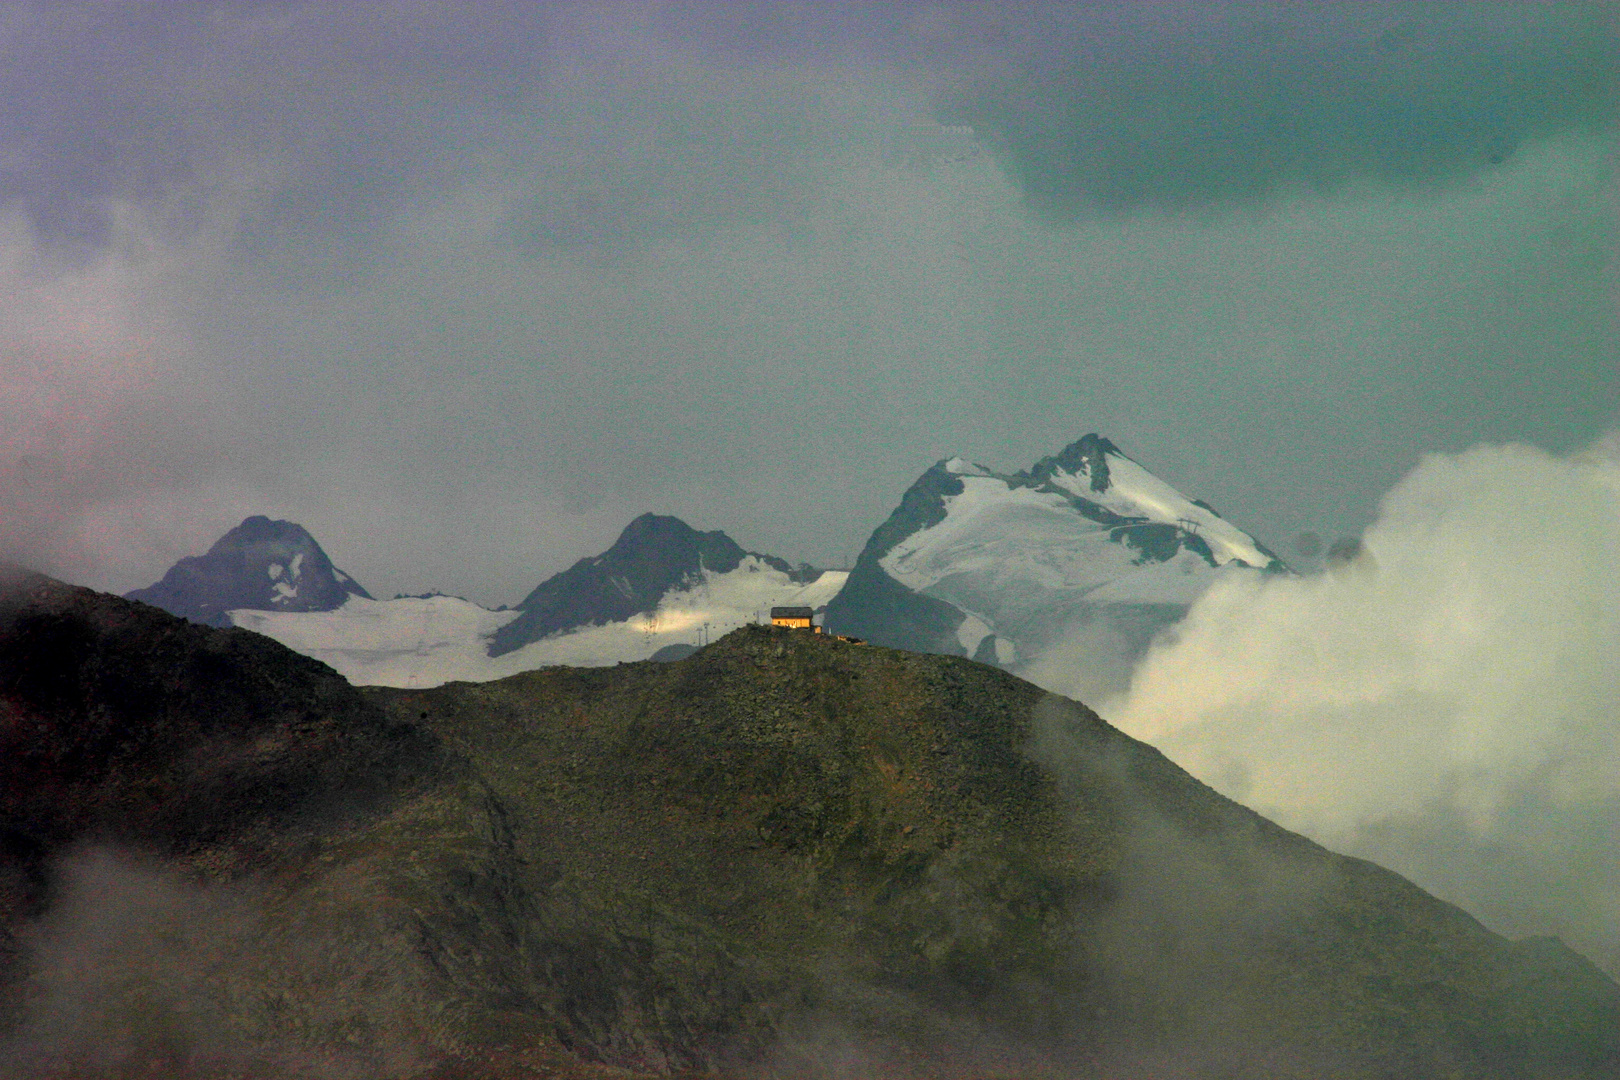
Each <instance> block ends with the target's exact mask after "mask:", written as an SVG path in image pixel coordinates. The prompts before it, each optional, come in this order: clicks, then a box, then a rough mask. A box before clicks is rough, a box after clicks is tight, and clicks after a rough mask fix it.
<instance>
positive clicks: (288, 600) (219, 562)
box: [126, 515, 371, 626]
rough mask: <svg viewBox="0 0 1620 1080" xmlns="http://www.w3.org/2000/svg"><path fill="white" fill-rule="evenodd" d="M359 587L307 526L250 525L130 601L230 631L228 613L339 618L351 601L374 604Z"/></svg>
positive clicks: (255, 520)
mask: <svg viewBox="0 0 1620 1080" xmlns="http://www.w3.org/2000/svg"><path fill="white" fill-rule="evenodd" d="M370 595H371V594H369V593H368V592H366V590H364V589H362V588H361V587H360V584H359V582H357V581H355V580H354V579H353V578H351V577H350V576H349V575H347V574H345V573H344V572H343V571H341V570H339V569H338V568H337V567H335V566H333V565H332V560H331V559H329V558H327V557H326V552H324V551H322V550H321V545H319V544H317V543H316V542H315V538H314V537H313V536H311V535H309V532H308V531H307V530H306V529H305V528H304V527H303V526H302V525H297V524H294V523H293V522H291V521H271V520H270V519H269V518H267V517H264V516H262V515H258V516H254V517H250V518H248V519H247V520H246V521H244V522H242V524H240V525H238V526H237V527H236V528H234V529H232V530H231V531H230V532H228V533H226V534H225V535H224V536H222V537H220V538H219V539H218V540H217V541H215V543H214V546H213V547H211V548H209V549H208V553H207V554H206V555H192V556H189V557H187V558H184V559H181V560H180V561H179V562H177V563H175V564H174V565H173V566H172V567H170V568H169V572H168V573H167V574H164V575H163V580H161V581H159V582H157V583H156V584H153V585H150V586H148V587H147V588H144V589H136V590H135V591H134V592H132V593H128V594H126V598H127V599H130V600H139V601H141V602H142V603H147V604H151V605H153V606H154V607H160V608H162V609H163V610H164V611H167V612H169V613H170V614H173V615H179V616H180V617H181V618H183V619H190V620H191V621H192V622H199V623H205V624H206V625H209V626H229V625H230V624H231V623H230V619H229V618H227V617H226V614H225V613H226V612H227V611H231V610H233V609H236V608H252V609H255V610H260V611H331V610H333V609H335V608H339V607H342V606H343V602H344V601H345V600H347V599H348V598H349V597H350V596H364V597H366V598H368V599H369V598H370Z"/></svg>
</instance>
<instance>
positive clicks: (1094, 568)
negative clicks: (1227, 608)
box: [827, 434, 1285, 674]
mask: <svg viewBox="0 0 1620 1080" xmlns="http://www.w3.org/2000/svg"><path fill="white" fill-rule="evenodd" d="M1284 569H1285V568H1284V566H1283V564H1282V562H1281V561H1280V560H1279V559H1278V558H1277V557H1276V556H1275V555H1273V554H1272V553H1271V552H1270V551H1269V550H1267V549H1266V548H1265V546H1264V545H1262V544H1260V543H1259V542H1258V541H1256V540H1255V539H1254V538H1253V537H1251V536H1249V535H1248V534H1247V533H1245V532H1243V531H1242V530H1241V529H1239V528H1237V527H1236V526H1234V525H1233V524H1231V523H1230V522H1228V521H1227V520H1225V519H1224V518H1222V517H1221V516H1220V515H1219V514H1217V513H1216V512H1215V511H1214V510H1213V509H1212V508H1211V507H1210V506H1209V505H1208V504H1207V503H1203V502H1199V501H1197V500H1194V499H1189V498H1187V497H1186V496H1185V495H1182V494H1181V493H1180V492H1178V491H1176V490H1175V489H1174V488H1172V487H1171V486H1170V485H1168V484H1166V483H1165V482H1164V481H1162V480H1160V479H1158V478H1157V477H1156V476H1154V475H1153V474H1152V473H1150V472H1148V470H1146V469H1144V468H1143V467H1142V466H1141V465H1139V464H1137V463H1136V462H1135V461H1133V460H1131V459H1130V458H1129V457H1127V456H1125V454H1123V453H1122V452H1121V451H1120V450H1119V448H1118V447H1116V446H1115V445H1114V444H1113V443H1111V442H1109V441H1108V440H1107V439H1105V438H1102V437H1101V436H1098V435H1095V434H1093V435H1087V436H1085V437H1084V438H1082V439H1079V440H1077V441H1076V442H1074V443H1072V444H1070V445H1069V446H1067V447H1066V448H1064V450H1063V451H1062V453H1060V454H1057V455H1055V456H1052V457H1047V458H1043V459H1041V460H1040V461H1038V462H1036V463H1035V465H1034V466H1033V467H1032V468H1030V469H1029V470H1028V471H1024V472H1018V473H1011V474H1000V473H995V472H992V471H991V470H989V469H986V468H985V467H984V466H982V465H974V464H971V463H969V462H967V461H964V460H962V459H961V458H952V459H950V460H948V461H941V462H939V463H937V464H936V465H934V466H933V467H932V468H930V469H929V470H928V471H927V472H925V473H924V474H923V475H922V476H921V477H920V478H918V480H917V482H916V483H914V484H913V485H912V486H911V488H910V489H908V490H907V491H906V493H905V495H904V496H903V497H902V499H901V501H900V505H899V506H898V507H897V508H896V509H895V510H894V512H893V513H892V514H891V515H890V516H889V518H888V520H887V521H885V522H884V523H883V524H882V525H881V526H879V527H878V528H877V530H876V531H875V532H873V534H872V537H871V539H870V540H869V541H868V542H867V545H866V547H865V549H864V550H863V551H862V552H861V555H860V557H859V559H858V560H857V562H856V564H855V568H854V570H853V571H852V572H851V574H850V577H849V581H848V583H847V584H846V585H845V586H844V588H843V590H842V591H841V592H840V593H839V594H838V596H837V597H836V598H835V599H834V600H833V601H832V603H831V604H829V605H828V609H827V625H828V627H829V629H832V630H834V631H836V632H838V633H843V634H854V635H856V636H859V637H863V638H865V639H867V640H869V641H872V642H875V643H879V644H883V645H889V646H892V647H895V648H903V649H912V650H915V651H917V652H933V653H944V654H946V655H954V656H971V657H973V658H974V659H976V660H980V661H983V662H985V663H992V664H999V665H1001V666H1003V667H1006V668H1008V669H1009V670H1012V671H1015V672H1018V673H1023V674H1033V673H1034V671H1033V669H1032V668H1031V665H1032V663H1035V662H1037V661H1038V660H1039V658H1041V657H1042V656H1043V655H1045V654H1046V653H1048V651H1049V650H1051V649H1052V648H1053V647H1054V646H1056V645H1058V644H1059V643H1063V642H1075V641H1079V640H1086V641H1089V642H1091V643H1092V644H1093V646H1094V650H1093V651H1097V652H1099V653H1101V654H1106V655H1107V658H1108V659H1109V660H1110V661H1111V662H1113V663H1114V665H1115V666H1116V667H1117V668H1119V669H1120V672H1123V671H1125V670H1128V668H1129V665H1130V663H1131V662H1132V661H1134V659H1135V658H1136V657H1138V656H1139V655H1140V654H1141V653H1142V651H1143V650H1144V649H1145V648H1146V647H1147V645H1148V643H1149V641H1150V640H1151V639H1152V638H1153V636H1154V635H1155V634H1156V633H1158V632H1159V631H1161V630H1163V629H1165V628H1166V627H1168V626H1171V625H1173V624H1174V623H1176V622H1178V621H1179V620H1180V619H1181V618H1182V617H1183V616H1184V615H1185V614H1186V612H1187V609H1188V606H1189V605H1190V604H1191V603H1192V602H1193V601H1194V600H1195V599H1197V598H1198V596H1200V595H1201V594H1202V593H1203V592H1204V591H1205V590H1206V589H1208V588H1209V587H1210V586H1211V585H1212V584H1214V583H1215V582H1216V581H1218V580H1220V579H1221V578H1223V577H1226V576H1230V575H1234V574H1253V573H1267V572H1273V573H1274V572H1279V571H1282V570H1284ZM1093 659H1098V658H1093ZM1085 662H1086V658H1085V657H1084V656H1080V655H1070V656H1066V657H1065V663H1066V664H1068V665H1069V666H1071V667H1072V666H1075V665H1083V664H1084V663H1085Z"/></svg>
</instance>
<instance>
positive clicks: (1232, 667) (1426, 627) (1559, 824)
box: [1099, 434, 1620, 972]
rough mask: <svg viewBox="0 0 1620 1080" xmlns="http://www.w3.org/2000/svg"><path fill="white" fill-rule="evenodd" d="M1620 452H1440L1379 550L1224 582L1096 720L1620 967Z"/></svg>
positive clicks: (1392, 514) (1329, 837) (1383, 531)
mask: <svg viewBox="0 0 1620 1080" xmlns="http://www.w3.org/2000/svg"><path fill="white" fill-rule="evenodd" d="M1617 568H1620V437H1617V436H1616V435H1613V434H1611V435H1609V436H1607V437H1605V438H1604V439H1601V440H1599V441H1598V442H1597V443H1596V444H1594V445H1593V446H1592V447H1590V448H1589V449H1588V450H1586V451H1584V452H1581V453H1578V454H1574V455H1570V456H1565V457H1559V456H1554V455H1552V454H1548V453H1546V452H1544V451H1541V450H1538V449H1535V448H1533V447H1529V446H1524V445H1515V444H1506V445H1480V446H1476V447H1474V448H1472V449H1470V450H1467V451H1465V452H1463V453H1460V454H1445V455H1439V454H1437V455H1432V456H1430V457H1427V458H1425V459H1424V460H1423V461H1422V463H1421V464H1420V465H1418V467H1417V468H1415V469H1414V470H1413V471H1412V472H1411V473H1410V474H1409V475H1408V476H1407V477H1406V478H1405V479H1403V480H1402V481H1401V482H1400V483H1399V484H1397V485H1396V486H1395V487H1394V488H1393V489H1392V490H1391V491H1390V492H1389V493H1388V494H1387V495H1386V496H1385V498H1384V500H1383V503H1382V507H1381V511H1380V513H1379V516H1378V518H1377V520H1376V521H1375V523H1374V524H1373V525H1372V526H1371V527H1370V528H1369V529H1368V530H1367V531H1366V533H1365V535H1364V537H1363V545H1362V550H1361V552H1360V554H1359V555H1357V556H1356V557H1355V558H1353V559H1350V560H1347V561H1343V562H1341V563H1340V564H1338V565H1336V566H1333V567H1332V568H1330V569H1328V570H1327V571H1325V572H1322V573H1319V574H1315V575H1312V576H1305V577H1293V576H1290V577H1274V578H1270V579H1266V580H1254V581H1235V582H1227V583H1223V584H1222V585H1220V586H1218V587H1217V588H1215V589H1212V590H1211V591H1210V592H1209V593H1208V594H1206V595H1205V596H1204V597H1203V598H1201V599H1200V600H1199V601H1198V603H1197V604H1196V605H1195V606H1194V607H1193V609H1192V611H1191V613H1190V614H1189V616H1188V617H1187V619H1186V621H1185V622H1184V623H1182V624H1181V625H1180V626H1179V627H1178V628H1177V629H1176V630H1175V631H1174V632H1173V633H1172V634H1170V635H1168V636H1167V637H1166V638H1165V639H1163V640H1161V641H1160V642H1158V643H1157V644H1156V645H1155V647H1154V648H1153V649H1152V650H1151V652H1150V653H1149V655H1148V656H1147V657H1146V658H1145V659H1144V660H1143V661H1142V662H1141V664H1140V665H1139V666H1138V667H1137V668H1136V670H1135V671H1134V673H1133V675H1132V679H1131V684H1130V689H1129V691H1128V692H1127V693H1126V694H1125V695H1124V696H1122V697H1120V698H1117V699H1114V700H1112V701H1109V702H1105V703H1103V705H1102V707H1101V708H1100V710H1099V711H1100V712H1101V713H1102V714H1103V715H1104V716H1105V717H1106V718H1107V719H1108V720H1110V721H1111V722H1112V723H1114V724H1116V725H1117V726H1119V727H1121V728H1122V729H1123V730H1125V731H1126V732H1127V733H1129V734H1131V735H1133V736H1135V737H1137V738H1141V739H1144V740H1146V741H1148V742H1151V743H1153V744H1154V745H1155V746H1157V747H1159V748H1160V749H1162V750H1163V751H1164V752H1165V753H1166V754H1167V755H1169V756H1170V757H1171V759H1172V760H1174V761H1176V762H1177V763H1179V764H1180V765H1182V766H1183V767H1185V768H1186V769H1188V770H1189V771H1190V772H1192V773H1193V774H1194V775H1195V776H1197V777H1198V778H1200V779H1202V780H1204V781H1205V782H1207V783H1209V784H1210V785H1212V786H1213V787H1215V788H1216V789H1217V790H1219V791H1221V792H1222V793H1223V794H1226V795H1228V796H1230V797H1232V798H1234V799H1237V800H1239V801H1241V802H1243V803H1245V804H1247V805H1248V806H1251V807H1253V808H1254V809H1256V810H1258V811H1259V812H1261V813H1263V814H1265V815H1267V816H1269V817H1272V818H1273V819H1275V820H1277V821H1278V822H1280V823H1281V824H1283V825H1285V826H1287V827H1289V828H1292V829H1295V830H1298V831H1300V832H1303V833H1305V834H1306V835H1308V836H1311V837H1312V838H1314V839H1316V840H1318V841H1320V842H1321V843H1323V844H1325V845H1327V846H1329V847H1331V848H1334V849H1335V850H1339V851H1343V852H1346V853H1350V854H1355V855H1360V856H1364V857H1366V858H1369V859H1372V860H1374V861H1376V862H1378V863H1381V864H1382V865H1385V866H1388V867H1390V868H1391V869H1394V870H1396V871H1397V872H1399V873H1401V874H1403V875H1405V876H1407V877H1409V878H1410V879H1411V880H1413V881H1414V882H1416V883H1417V884H1418V885H1420V886H1422V887H1424V888H1425V889H1428V890H1430V891H1431V892H1433V893H1435V894H1436V895H1438V896H1440V897H1442V898H1444V899H1448V900H1451V901H1453V902H1455V903H1457V904H1459V905H1461V906H1462V907H1464V908H1465V909H1467V910H1468V911H1469V912H1471V913H1473V914H1475V915H1476V916H1478V917H1479V918H1480V919H1482V920H1483V921H1484V922H1485V923H1486V924H1487V925H1488V926H1490V927H1491V928H1493V929H1495V930H1497V931H1499V932H1501V933H1505V934H1508V935H1510V936H1515V937H1517V936H1522V935H1530V934H1556V935H1558V936H1560V937H1561V938H1563V939H1564V940H1565V941H1566V942H1567V943H1569V944H1570V945H1572V946H1573V947H1575V948H1577V949H1580V950H1582V951H1584V952H1585V953H1586V954H1587V955H1588V956H1590V957H1591V958H1592V959H1593V960H1595V961H1597V962H1598V963H1600V964H1601V965H1603V966H1605V967H1606V968H1607V969H1608V970H1609V971H1610V972H1620V783H1617V781H1616V777H1617V776H1620V683H1617V682H1616V680H1615V677H1614V670H1615V663H1616V659H1617V657H1620V572H1617Z"/></svg>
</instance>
